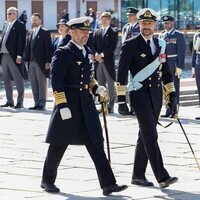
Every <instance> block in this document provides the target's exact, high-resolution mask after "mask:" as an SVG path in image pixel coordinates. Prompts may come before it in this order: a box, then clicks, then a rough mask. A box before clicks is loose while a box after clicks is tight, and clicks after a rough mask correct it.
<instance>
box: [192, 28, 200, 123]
mask: <svg viewBox="0 0 200 200" xmlns="http://www.w3.org/2000/svg"><path fill="white" fill-rule="evenodd" d="M192 76H193V77H195V79H196V84H197V90H198V95H199V106H200V30H198V31H197V32H196V33H195V34H194V37H193V51H192ZM195 119H196V120H200V117H196V118H195Z"/></svg>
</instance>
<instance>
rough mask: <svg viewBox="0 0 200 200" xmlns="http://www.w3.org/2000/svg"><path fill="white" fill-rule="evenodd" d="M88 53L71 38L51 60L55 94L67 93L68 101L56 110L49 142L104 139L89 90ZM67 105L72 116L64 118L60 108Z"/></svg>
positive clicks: (53, 114) (93, 141)
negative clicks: (83, 52)
mask: <svg viewBox="0 0 200 200" xmlns="http://www.w3.org/2000/svg"><path fill="white" fill-rule="evenodd" d="M85 49H86V52H87V53H86V56H85V57H84V56H83V54H82V51H81V50H80V49H79V48H78V47H77V46H76V45H75V44H74V43H73V42H72V41H70V42H69V43H68V44H67V45H66V46H64V47H61V48H59V49H58V50H57V51H56V52H55V55H54V57H53V60H52V70H51V80H52V88H53V91H54V96H56V95H57V94H62V93H64V94H65V96H66V103H61V104H57V105H56V106H55V108H54V110H53V113H52V116H51V120H50V124H49V128H48V133H47V138H46V142H47V143H50V144H59V145H62V144H83V145H85V144H96V143H100V142H102V141H103V136H102V128H101V124H100V120H99V116H98V113H97V110H96V107H95V104H94V101H93V97H92V94H91V93H90V89H89V87H88V86H89V85H90V83H91V73H92V70H91V65H90V63H89V59H88V54H89V53H91V52H90V51H89V49H88V48H87V47H86V46H85ZM63 107H68V108H69V109H70V111H71V114H72V118H70V119H67V120H62V118H61V115H60V111H59V110H60V108H63Z"/></svg>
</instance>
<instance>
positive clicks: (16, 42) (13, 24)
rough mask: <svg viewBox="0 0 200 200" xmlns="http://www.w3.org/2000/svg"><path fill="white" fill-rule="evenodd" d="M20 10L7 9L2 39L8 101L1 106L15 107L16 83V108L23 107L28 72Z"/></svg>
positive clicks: (1, 52)
mask: <svg viewBox="0 0 200 200" xmlns="http://www.w3.org/2000/svg"><path fill="white" fill-rule="evenodd" d="M17 17H18V10H17V8H15V7H10V8H8V9H7V22H6V23H5V24H4V28H3V32H2V38H1V40H0V54H1V65H2V70H3V79H4V84H5V91H6V98H7V102H6V104H4V105H1V107H13V106H14V100H13V85H12V82H13V81H14V82H15V84H16V88H17V92H18V97H17V104H16V105H15V108H22V107H23V101H24V80H23V78H24V79H27V72H26V69H25V66H24V63H23V59H22V56H23V51H24V47H25V43H26V28H25V25H24V24H23V23H22V22H20V21H19V20H18V19H17Z"/></svg>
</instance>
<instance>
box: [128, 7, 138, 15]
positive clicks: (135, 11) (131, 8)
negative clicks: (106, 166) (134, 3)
mask: <svg viewBox="0 0 200 200" xmlns="http://www.w3.org/2000/svg"><path fill="white" fill-rule="evenodd" d="M138 11H139V10H138V9H137V8H134V7H128V8H127V10H126V14H127V15H133V14H137V13H138Z"/></svg>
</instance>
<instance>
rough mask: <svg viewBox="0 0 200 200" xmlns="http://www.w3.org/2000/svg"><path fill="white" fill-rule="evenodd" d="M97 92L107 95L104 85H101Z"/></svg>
mask: <svg viewBox="0 0 200 200" xmlns="http://www.w3.org/2000/svg"><path fill="white" fill-rule="evenodd" d="M96 94H99V95H100V96H101V97H106V96H107V90H106V88H105V87H104V86H102V85H99V86H98V88H97V90H96Z"/></svg>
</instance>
